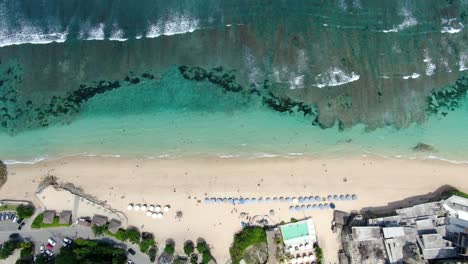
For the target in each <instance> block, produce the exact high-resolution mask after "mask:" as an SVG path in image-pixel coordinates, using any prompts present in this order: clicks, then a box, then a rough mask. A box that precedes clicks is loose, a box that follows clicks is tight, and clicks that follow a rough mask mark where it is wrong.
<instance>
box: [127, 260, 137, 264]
mask: <svg viewBox="0 0 468 264" xmlns="http://www.w3.org/2000/svg"><path fill="white" fill-rule="evenodd" d="M127 264H135V262H133V261H131V260H127Z"/></svg>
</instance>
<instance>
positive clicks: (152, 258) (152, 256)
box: [148, 246, 158, 262]
mask: <svg viewBox="0 0 468 264" xmlns="http://www.w3.org/2000/svg"><path fill="white" fill-rule="evenodd" d="M157 254H158V249H157V248H156V247H155V246H153V247H151V248H150V249H149V250H148V256H149V258H150V261H151V262H154V261H155V260H156V255H157Z"/></svg>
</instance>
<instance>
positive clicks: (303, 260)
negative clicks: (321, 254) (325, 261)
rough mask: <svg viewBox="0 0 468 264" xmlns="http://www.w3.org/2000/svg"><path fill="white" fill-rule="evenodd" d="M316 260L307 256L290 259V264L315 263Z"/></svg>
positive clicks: (312, 256) (311, 256)
mask: <svg viewBox="0 0 468 264" xmlns="http://www.w3.org/2000/svg"><path fill="white" fill-rule="evenodd" d="M316 260H317V258H316V257H315V256H314V255H312V254H311V255H309V256H307V255H306V256H303V257H297V258H292V259H291V263H292V264H296V263H308V262H309V261H310V262H314V261H316Z"/></svg>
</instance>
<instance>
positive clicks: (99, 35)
mask: <svg viewBox="0 0 468 264" xmlns="http://www.w3.org/2000/svg"><path fill="white" fill-rule="evenodd" d="M86 34H87V36H86V37H85V38H86V39H87V40H103V39H104V38H105V35H104V23H100V24H98V25H97V26H95V27H92V28H90V29H89V31H88V32H87V33H86Z"/></svg>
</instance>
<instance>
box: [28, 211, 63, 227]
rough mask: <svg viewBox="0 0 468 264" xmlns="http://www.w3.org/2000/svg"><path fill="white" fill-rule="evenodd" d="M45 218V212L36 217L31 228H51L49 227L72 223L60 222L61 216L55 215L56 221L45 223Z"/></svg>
mask: <svg viewBox="0 0 468 264" xmlns="http://www.w3.org/2000/svg"><path fill="white" fill-rule="evenodd" d="M43 220H44V214H43V213H40V214H38V215H37V216H36V218H34V220H33V222H32V224H31V228H34V229H39V228H49V227H61V226H70V224H59V217H58V216H56V217H54V222H53V223H52V224H44V223H43V222H42V221H43Z"/></svg>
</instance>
